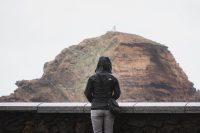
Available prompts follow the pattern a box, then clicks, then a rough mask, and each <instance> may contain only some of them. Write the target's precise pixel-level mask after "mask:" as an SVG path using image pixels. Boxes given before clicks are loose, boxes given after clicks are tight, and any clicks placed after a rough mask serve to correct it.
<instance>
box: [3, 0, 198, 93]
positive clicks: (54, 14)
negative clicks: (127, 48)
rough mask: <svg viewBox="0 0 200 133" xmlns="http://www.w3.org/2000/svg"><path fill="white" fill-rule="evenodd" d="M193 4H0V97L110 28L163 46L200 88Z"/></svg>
mask: <svg viewBox="0 0 200 133" xmlns="http://www.w3.org/2000/svg"><path fill="white" fill-rule="evenodd" d="M199 23H200V1H198V0H163V1H160V0H151V1H149V0H118V1H115V0H109V1H108V0H84V1H81V0H57V1H54V0H40V1H39V0H10V1H7V0H0V59H1V65H0V73H1V75H0V81H1V83H0V96H2V95H9V94H10V93H13V91H14V90H15V89H16V88H17V86H15V82H16V81H18V80H23V79H25V80H31V79H35V78H40V77H41V76H42V73H43V65H44V63H45V62H48V61H50V60H53V59H54V58H55V56H56V55H58V54H59V53H60V52H61V51H62V50H63V49H64V48H66V47H69V46H71V45H75V44H78V43H79V42H81V41H82V40H83V39H86V38H91V37H96V36H100V35H102V34H105V33H106V32H107V31H109V30H111V29H112V27H113V26H114V25H115V26H116V30H117V31H119V32H125V33H131V34H137V35H140V36H143V37H145V38H148V39H151V40H153V41H156V42H159V43H161V44H164V45H166V46H168V48H169V50H170V51H171V52H172V54H173V56H174V57H175V59H176V61H177V63H179V65H180V67H181V68H182V69H183V71H184V72H185V73H186V75H187V76H188V78H189V80H190V81H191V82H193V83H194V87H195V88H197V89H200V82H199V74H200V70H199V68H200V61H198V57H200V45H199V44H200V37H199V35H200V26H199Z"/></svg>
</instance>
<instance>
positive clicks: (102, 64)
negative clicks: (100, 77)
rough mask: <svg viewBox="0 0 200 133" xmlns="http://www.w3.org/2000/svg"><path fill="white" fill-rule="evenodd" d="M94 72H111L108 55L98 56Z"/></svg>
mask: <svg viewBox="0 0 200 133" xmlns="http://www.w3.org/2000/svg"><path fill="white" fill-rule="evenodd" d="M95 72H96V73H101V72H108V73H112V64H111V61H110V59H109V57H105V56H101V57H100V58H99V61H98V64H97V67H96V70H95Z"/></svg>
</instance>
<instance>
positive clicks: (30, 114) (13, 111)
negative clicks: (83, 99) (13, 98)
mask: <svg viewBox="0 0 200 133" xmlns="http://www.w3.org/2000/svg"><path fill="white" fill-rule="evenodd" d="M120 106H121V108H122V113H121V115H120V116H119V117H117V118H116V120H115V124H114V133H200V126H199V125H200V103H120ZM89 112H90V104H88V103H0V133H92V125H91V121H90V114H89Z"/></svg>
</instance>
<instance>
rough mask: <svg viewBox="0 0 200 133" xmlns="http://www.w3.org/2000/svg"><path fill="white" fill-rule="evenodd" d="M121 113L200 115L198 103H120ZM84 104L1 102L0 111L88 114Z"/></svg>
mask: <svg viewBox="0 0 200 133" xmlns="http://www.w3.org/2000/svg"><path fill="white" fill-rule="evenodd" d="M119 105H120V107H121V109H122V113H200V103H199V102H121V103H119ZM90 106H91V104H90V103H84V102H70V103H69V102H65V103H64V102H60V103H56V102H55V103H45V102H41V103H40V102H3V103H0V111H27V112H28V111H32V112H37V113H90Z"/></svg>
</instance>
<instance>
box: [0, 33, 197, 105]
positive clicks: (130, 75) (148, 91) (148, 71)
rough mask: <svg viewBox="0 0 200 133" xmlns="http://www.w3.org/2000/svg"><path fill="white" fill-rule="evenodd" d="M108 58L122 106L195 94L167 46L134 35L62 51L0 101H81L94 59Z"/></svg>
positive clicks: (107, 37) (84, 43)
mask: <svg viewBox="0 0 200 133" xmlns="http://www.w3.org/2000/svg"><path fill="white" fill-rule="evenodd" d="M102 55H104V56H109V57H110V59H111V61H112V65H113V74H114V75H115V76H116V77H117V78H118V79H119V82H120V86H121V91H122V95H121V97H120V99H119V100H121V101H195V99H194V94H195V93H196V89H195V88H194V87H193V83H191V82H190V81H188V78H187V76H186V74H185V73H184V72H183V70H182V69H181V68H180V67H179V65H178V64H177V63H176V61H175V59H174V57H173V55H172V54H171V53H170V51H169V50H168V49H167V47H166V46H164V45H161V44H159V43H156V42H154V41H151V40H148V39H145V38H143V37H141V36H137V35H134V34H127V33H121V32H107V33H106V34H105V35H102V36H100V37H96V38H91V39H86V40H84V41H82V42H81V43H79V44H78V45H74V46H71V47H69V48H65V49H64V50H63V51H62V52H61V53H60V54H59V55H57V56H56V57H55V59H54V60H53V61H50V62H47V63H45V65H44V73H43V75H42V77H41V78H40V79H34V80H30V81H28V80H23V81H17V82H16V85H17V86H18V88H17V89H16V90H15V92H14V93H13V94H11V95H10V96H3V97H1V98H0V101H49V102H61V101H85V100H86V99H85V97H84V95H83V91H84V89H85V85H86V83H87V79H88V77H89V76H91V75H92V74H93V73H94V70H95V67H96V64H97V61H98V58H99V56H102Z"/></svg>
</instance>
